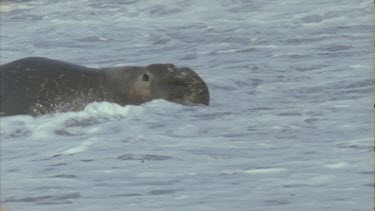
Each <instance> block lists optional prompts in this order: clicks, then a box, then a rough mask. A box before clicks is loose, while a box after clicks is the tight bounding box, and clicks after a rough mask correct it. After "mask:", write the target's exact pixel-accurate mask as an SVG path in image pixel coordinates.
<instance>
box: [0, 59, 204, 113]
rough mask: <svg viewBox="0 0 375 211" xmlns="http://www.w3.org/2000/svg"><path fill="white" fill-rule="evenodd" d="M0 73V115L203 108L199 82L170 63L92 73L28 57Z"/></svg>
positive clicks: (92, 71) (9, 65) (191, 72)
mask: <svg viewBox="0 0 375 211" xmlns="http://www.w3.org/2000/svg"><path fill="white" fill-rule="evenodd" d="M0 71H1V77H0V82H1V84H0V85H1V88H0V97H1V98H0V99H1V101H0V108H1V110H0V112H1V114H2V116H6V115H17V114H31V115H40V114H44V113H52V112H66V111H78V110H82V109H83V108H84V106H85V105H86V104H88V103H90V102H93V101H96V102H101V101H108V102H114V103H118V104H120V105H128V104H133V105H138V104H141V103H144V102H147V101H150V100H153V99H165V100H168V101H172V102H177V103H182V104H205V105H208V104H209V92H208V88H207V86H206V84H205V83H204V81H203V80H202V79H201V78H200V77H199V76H198V75H197V74H196V73H195V72H194V71H193V70H191V69H190V68H186V67H184V68H177V67H175V66H174V65H173V64H152V65H148V66H145V67H138V66H126V67H115V68H103V69H96V68H88V67H84V66H80V65H75V64H71V63H67V62H62V61H58V60H53V59H48V58H42V57H29V58H24V59H19V60H16V61H13V62H10V63H7V64H4V65H2V66H1V69H0Z"/></svg>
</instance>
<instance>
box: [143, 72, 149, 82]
mask: <svg viewBox="0 0 375 211" xmlns="http://www.w3.org/2000/svg"><path fill="white" fill-rule="evenodd" d="M142 79H143V80H144V81H149V80H150V76H148V74H147V73H145V74H143V78H142Z"/></svg>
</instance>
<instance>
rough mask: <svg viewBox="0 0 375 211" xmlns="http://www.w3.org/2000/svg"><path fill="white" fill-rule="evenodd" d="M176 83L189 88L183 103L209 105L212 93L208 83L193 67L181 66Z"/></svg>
mask: <svg viewBox="0 0 375 211" xmlns="http://www.w3.org/2000/svg"><path fill="white" fill-rule="evenodd" d="M175 84H176V85H178V86H185V87H187V89H188V93H185V94H184V96H183V101H184V102H183V103H185V104H204V105H209V103H210V94H209V91H208V88H207V85H206V83H205V82H204V81H203V79H202V78H201V77H199V75H198V74H197V73H196V72H194V71H193V70H192V69H190V68H188V67H183V68H179V71H178V73H177V76H176V82H175Z"/></svg>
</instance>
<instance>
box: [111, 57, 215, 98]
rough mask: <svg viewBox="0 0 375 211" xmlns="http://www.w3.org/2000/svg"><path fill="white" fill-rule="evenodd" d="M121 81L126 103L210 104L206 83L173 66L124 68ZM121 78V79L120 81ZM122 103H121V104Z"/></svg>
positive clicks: (188, 69) (190, 72)
mask: <svg viewBox="0 0 375 211" xmlns="http://www.w3.org/2000/svg"><path fill="white" fill-rule="evenodd" d="M120 72H122V74H123V76H124V77H119V78H123V80H121V81H119V80H116V81H118V82H119V83H118V85H117V86H120V89H121V90H122V91H121V92H122V93H123V96H122V97H120V98H126V99H124V100H125V101H127V102H126V103H127V104H141V103H144V102H147V101H150V100H153V99H164V100H168V101H171V102H176V103H181V104H188V105H194V104H204V105H209V100H210V95H209V92H208V88H207V85H206V83H205V82H204V81H203V80H202V78H200V77H199V76H198V74H197V73H195V72H194V71H193V70H192V69H190V68H187V67H182V68H177V67H176V66H174V65H173V64H151V65H148V66H146V67H138V66H137V67H124V68H122V69H121V70H120ZM119 78H118V79H119ZM120 104H122V103H120Z"/></svg>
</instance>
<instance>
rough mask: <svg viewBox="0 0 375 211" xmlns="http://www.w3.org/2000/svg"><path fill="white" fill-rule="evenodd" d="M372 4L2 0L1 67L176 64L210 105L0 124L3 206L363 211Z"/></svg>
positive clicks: (112, 109) (159, 104)
mask: <svg viewBox="0 0 375 211" xmlns="http://www.w3.org/2000/svg"><path fill="white" fill-rule="evenodd" d="M372 13H373V2H372V1H370V0H353V1H339V0H338V1H323V0H317V1H303V0H290V1H260V0H249V1H246V0H220V1H214V0H207V1H200V0H193V1H183V0H177V1H175V0H173V1H172V0H160V1H134V0H128V1H119V0H80V1H73V0H66V1H52V0H35V1H9V0H8V1H3V2H2V3H1V33H0V34H1V63H2V64H4V63H6V62H9V61H12V60H15V59H18V58H22V57H27V56H46V57H50V58H54V59H60V60H64V61H69V62H73V63H77V64H81V65H85V66H90V67H107V66H120V65H129V64H131V65H147V64H150V63H162V62H168V63H174V64H176V65H178V66H189V67H191V68H193V69H194V70H196V71H197V72H198V73H199V75H200V76H201V77H202V78H203V79H204V80H205V81H206V82H207V84H208V87H209V90H210V94H211V105H210V106H209V107H206V106H198V107H189V106H182V105H178V104H173V103H169V102H166V101H163V100H155V101H152V102H149V103H146V104H143V105H141V106H125V107H121V106H118V105H116V104H110V103H92V104H90V105H88V106H87V107H86V108H85V110H84V111H81V112H69V113H59V114H52V115H44V116H41V117H39V118H33V117H31V116H13V117H2V118H1V128H2V132H3V134H2V135H1V206H2V208H3V209H4V210H38V211H39V210H230V209H232V210H370V209H372V206H373V198H374V195H373V188H374V183H373V175H374V164H373V114H372V112H373V97H372V96H373V88H374V87H373V79H374V78H373V40H372V39H373V14H372Z"/></svg>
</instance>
